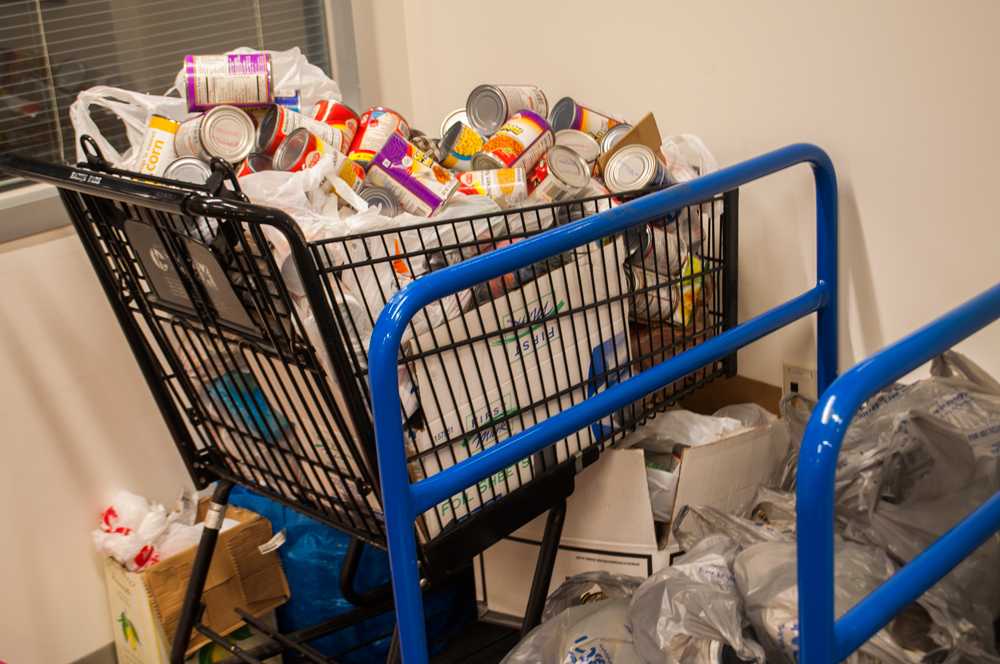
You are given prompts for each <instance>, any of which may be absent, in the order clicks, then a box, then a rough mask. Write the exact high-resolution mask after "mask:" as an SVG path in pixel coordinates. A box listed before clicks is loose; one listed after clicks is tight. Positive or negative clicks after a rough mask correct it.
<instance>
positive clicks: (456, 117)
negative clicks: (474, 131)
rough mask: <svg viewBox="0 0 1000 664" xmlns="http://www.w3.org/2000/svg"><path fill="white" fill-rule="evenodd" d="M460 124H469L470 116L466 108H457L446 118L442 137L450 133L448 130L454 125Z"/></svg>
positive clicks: (443, 123)
mask: <svg viewBox="0 0 1000 664" xmlns="http://www.w3.org/2000/svg"><path fill="white" fill-rule="evenodd" d="M459 122H464V123H465V124H469V114H468V113H467V112H466V110H465V109H464V108H456V109H455V110H454V111H452V112H451V113H449V114H448V115H446V116H444V120H442V121H441V134H440V136H442V137H443V136H444V135H445V134H447V133H448V129H449V128H450V127H451V126H452V125H455V124H458V123H459Z"/></svg>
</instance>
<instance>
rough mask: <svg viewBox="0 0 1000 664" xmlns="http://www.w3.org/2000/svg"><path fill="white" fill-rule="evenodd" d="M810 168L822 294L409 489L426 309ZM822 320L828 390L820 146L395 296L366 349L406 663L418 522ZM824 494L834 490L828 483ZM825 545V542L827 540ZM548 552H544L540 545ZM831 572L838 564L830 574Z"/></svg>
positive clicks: (829, 216)
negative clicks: (419, 322)
mask: <svg viewBox="0 0 1000 664" xmlns="http://www.w3.org/2000/svg"><path fill="white" fill-rule="evenodd" d="M801 163H809V164H811V165H812V167H813V174H814V178H815V183H816V217H817V218H816V224H817V280H816V285H815V286H814V287H813V288H811V289H809V290H808V291H806V292H805V293H803V294H801V295H799V296H798V297H795V298H793V299H791V300H789V301H787V302H785V303H784V304H782V305H780V306H778V307H775V308H774V309H772V310H770V311H768V312H766V313H764V314H762V315H759V316H757V317H755V318H753V319H751V320H749V321H746V322H744V323H740V324H739V325H738V326H736V327H733V328H731V329H727V330H725V331H722V332H721V333H720V334H718V335H717V336H715V337H714V338H709V339H706V340H705V341H704V342H702V343H700V344H698V345H697V346H695V347H693V348H691V349H687V350H683V352H681V353H680V354H678V355H677V356H676V357H673V358H672V359H667V361H664V362H661V363H658V364H655V365H654V366H652V367H651V368H648V369H646V370H645V371H642V372H641V373H639V374H638V375H635V376H632V377H630V378H627V379H623V380H619V381H617V382H616V383H615V384H613V385H610V386H608V387H607V388H606V389H604V390H603V391H601V392H599V393H595V394H590V395H588V398H587V399H586V400H585V401H583V402H582V403H578V404H576V405H573V406H572V407H568V408H566V409H563V410H561V412H558V413H556V414H553V415H552V416H550V417H548V418H546V419H545V420H544V421H541V422H539V423H537V424H535V425H533V426H531V427H529V428H526V429H524V430H522V431H519V432H518V433H516V434H515V435H513V436H511V437H510V438H509V439H507V440H506V441H505V442H504V444H503V445H501V446H495V447H492V448H490V449H488V450H485V451H483V452H482V453H481V454H478V455H476V456H474V457H472V458H469V459H466V460H463V461H461V462H460V463H458V464H457V465H455V466H453V467H450V468H447V469H445V470H443V471H442V472H439V473H437V474H435V475H433V476H432V477H428V478H427V479H424V480H421V481H418V482H415V483H411V481H410V476H409V474H408V473H407V458H406V454H405V453H404V445H403V441H404V435H405V427H404V422H403V419H402V418H401V417H400V399H399V390H398V382H399V380H398V374H397V357H398V355H399V352H400V344H401V342H403V341H404V334H405V332H406V330H407V326H408V325H409V323H410V321H411V320H412V319H413V317H414V316H415V315H416V314H417V313H418V312H420V311H421V310H422V308H423V307H425V306H426V305H427V304H429V303H431V302H435V301H437V300H439V299H441V298H446V297H449V296H450V295H451V294H453V293H456V292H461V291H462V290H463V289H466V288H469V287H470V286H472V285H474V284H477V283H482V282H484V281H488V280H490V279H494V278H496V277H498V276H500V275H503V274H507V273H509V272H511V271H512V270H517V269H520V268H523V267H524V266H527V265H532V264H534V263H536V262H537V261H540V260H543V259H545V258H546V257H549V256H554V255H559V254H561V253H563V252H567V251H574V250H576V249H577V248H578V247H582V246H586V245H588V244H589V243H593V242H595V241H598V240H600V238H602V237H605V236H608V235H613V234H616V233H623V232H625V231H626V230H627V229H628V228H630V227H634V226H635V225H636V224H640V223H642V222H643V221H645V220H648V219H655V218H664V217H665V216H669V215H671V214H672V213H674V212H675V211H678V210H683V209H685V207H686V206H690V205H692V204H696V203H698V202H699V201H705V200H712V199H713V197H715V196H718V195H719V194H720V192H725V191H729V190H733V189H736V188H737V187H740V186H742V185H744V184H746V183H748V182H750V181H752V180H757V179H760V178H763V177H765V176H767V175H770V174H772V173H775V172H777V171H780V170H783V169H786V168H789V167H791V166H794V165H796V164H801ZM814 312H815V313H816V314H817V335H818V340H817V385H818V389H819V391H820V392H821V393H822V392H823V391H825V390H826V388H827V387H828V386H829V385H830V384H831V382H832V381H833V379H834V378H835V376H836V374H837V182H836V175H835V173H834V168H833V164H832V163H831V161H830V159H829V157H828V156H827V155H826V153H825V152H823V151H822V150H821V149H819V148H818V147H815V146H812V145H791V146H788V147H785V148H782V149H780V150H777V151H774V152H771V153H768V154H765V155H762V156H759V157H756V158H754V159H750V160H748V161H745V162H742V163H740V164H737V165H735V166H730V167H728V168H724V169H722V170H719V171H716V172H714V173H710V174H708V175H704V176H702V177H700V178H698V179H695V180H693V181H690V182H687V183H685V184H682V185H679V186H676V187H671V188H669V189H667V190H665V191H661V192H657V193H653V194H650V195H648V196H644V197H642V198H640V199H638V200H635V201H633V202H631V203H630V204H628V205H624V206H621V207H619V208H615V209H611V210H608V211H604V212H602V213H600V214H597V215H594V216H591V217H588V218H586V219H583V220H582V221H578V222H577V223H574V224H571V225H566V226H563V227H560V228H557V229H555V230H552V231H550V232H548V233H545V234H543V235H540V236H538V237H535V238H532V239H528V240H525V241H523V242H520V243H518V244H517V245H516V246H513V247H508V248H505V249H502V250H499V251H495V252H492V253H491V254H490V255H487V256H481V257H477V258H473V259H471V260H468V261H465V262H462V263H459V264H457V265H454V266H451V267H448V268H446V269H444V270H441V271H439V272H435V273H432V274H429V275H427V276H426V277H424V278H422V279H420V280H418V281H416V282H414V283H412V284H410V285H409V286H407V287H406V288H405V289H403V290H402V291H400V292H399V293H397V294H396V295H395V296H394V297H393V299H392V300H391V301H390V302H389V303H388V305H387V306H386V307H385V309H384V311H383V312H382V313H381V316H380V317H379V319H378V322H377V323H376V324H375V328H374V331H373V333H372V336H371V346H370V349H369V360H370V370H371V374H370V382H371V392H372V394H373V395H374V397H375V398H374V403H373V407H374V417H375V432H376V439H377V443H378V459H379V473H380V475H381V482H382V497H383V501H384V506H385V521H386V528H387V536H388V544H389V558H390V563H391V568H392V588H393V593H394V595H395V600H396V614H397V619H398V627H399V632H400V637H401V644H402V651H403V656H404V660H405V662H406V663H407V664H415V663H416V664H420V663H423V662H426V661H427V646H426V638H425V634H424V624H423V613H422V606H421V603H420V577H421V575H420V570H419V567H418V558H417V548H416V544H417V542H416V540H415V536H414V529H413V522H414V520H415V519H418V518H419V517H420V515H421V514H423V513H424V512H425V511H426V510H428V509H430V508H432V507H433V506H434V505H437V504H439V503H440V502H441V501H443V500H447V499H448V498H449V497H450V496H453V495H455V494H457V493H460V492H461V491H462V490H463V489H465V488H466V487H469V486H473V485H474V484H475V483H476V482H479V481H481V480H482V479H483V478H486V477H490V476H491V475H493V474H494V473H497V472H499V471H502V470H503V469H506V468H509V467H511V466H512V465H513V464H516V463H518V461H519V460H520V459H524V458H530V457H531V456H532V455H535V454H538V453H539V452H540V451H541V450H543V449H546V448H547V447H549V446H550V445H552V444H553V443H554V442H555V441H559V440H562V439H564V438H565V437H566V436H570V435H573V434H574V432H578V431H581V430H586V429H587V428H588V427H591V426H592V425H593V424H594V423H596V422H602V421H604V420H605V419H606V418H608V417H612V418H613V417H614V416H615V414H616V413H620V412H621V410H622V409H623V408H627V407H628V406H629V404H634V403H637V402H641V400H642V399H644V398H646V397H647V396H648V395H649V394H653V393H655V392H656V391H657V390H660V389H662V388H663V387H664V386H667V385H672V384H674V383H675V381H677V380H682V379H683V378H684V377H685V376H687V375H689V374H690V373H691V372H694V371H697V370H699V369H700V368H701V367H705V366H713V365H714V364H715V363H717V362H719V361H720V360H721V359H722V358H724V357H727V356H731V355H732V354H733V353H735V352H736V351H737V350H738V349H739V348H742V347H743V346H746V345H747V344H750V343H752V342H753V341H756V340H757V339H760V338H761V337H763V336H766V335H767V334H770V333H772V332H774V331H776V330H778V329H780V328H782V327H784V326H786V325H788V324H790V323H792V322H794V321H796V320H798V319H800V318H803V317H805V316H807V315H809V314H812V313H814ZM827 486H829V481H828V484H827ZM827 541H828V540H827ZM543 548H544V547H543ZM830 570H831V571H830V573H831V574H832V567H831V568H830Z"/></svg>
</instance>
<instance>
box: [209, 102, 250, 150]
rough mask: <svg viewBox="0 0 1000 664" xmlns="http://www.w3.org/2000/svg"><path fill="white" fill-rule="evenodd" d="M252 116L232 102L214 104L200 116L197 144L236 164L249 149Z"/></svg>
mask: <svg viewBox="0 0 1000 664" xmlns="http://www.w3.org/2000/svg"><path fill="white" fill-rule="evenodd" d="M256 138H257V132H256V129H255V127H254V125H253V120H252V119H251V118H250V116H249V115H247V114H246V112H245V111H242V110H240V109H238V108H236V107H235V106H216V107H215V108H213V109H212V110H210V111H209V112H208V113H205V115H204V116H203V117H202V119H201V144H202V147H203V148H204V149H205V152H207V153H208V154H209V155H211V156H213V157H218V158H220V159H225V160H226V161H228V162H229V163H231V164H236V163H239V162H241V161H243V160H244V159H246V156H247V155H248V154H250V152H251V150H253V147H254V143H255V142H256Z"/></svg>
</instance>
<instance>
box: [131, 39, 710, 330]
mask: <svg viewBox="0 0 1000 664" xmlns="http://www.w3.org/2000/svg"><path fill="white" fill-rule="evenodd" d="M183 91H184V96H185V98H186V101H187V110H188V111H189V115H188V117H187V119H184V120H183V121H177V120H173V119H170V118H168V117H164V116H161V115H156V114H154V115H152V116H151V117H150V119H149V122H148V128H147V131H146V135H145V139H144V141H143V144H142V146H141V149H140V150H139V151H138V153H137V155H136V157H135V161H134V170H136V171H138V172H140V173H143V174H150V175H157V176H163V177H166V178H170V179H176V180H182V181H186V182H193V183H204V182H206V181H207V179H208V177H209V175H210V173H211V169H210V167H209V163H208V162H209V161H210V160H211V159H212V158H213V157H217V158H220V159H222V160H225V161H227V162H229V163H231V164H232V165H233V166H234V168H235V170H236V173H237V175H238V177H240V178H245V177H247V176H251V175H253V174H256V173H260V172H262V171H284V172H289V173H294V172H298V171H303V170H306V169H310V168H312V167H314V166H316V165H317V164H318V163H319V162H320V160H321V158H322V157H323V156H324V155H330V156H331V157H332V158H333V161H334V164H335V167H334V170H333V174H331V175H330V176H328V177H325V178H324V180H323V183H324V184H323V186H324V188H325V189H326V193H328V194H330V195H331V198H332V199H333V200H334V201H335V202H336V205H337V208H338V211H340V213H339V214H338V216H339V217H343V216H344V215H343V211H346V212H348V213H353V212H354V211H361V210H362V209H364V208H367V207H368V206H371V205H376V206H378V208H379V211H380V213H381V215H382V216H383V217H387V218H395V217H397V216H399V215H400V214H402V213H408V214H410V215H415V216H417V217H423V218H434V217H436V216H439V215H441V213H442V212H443V211H444V210H446V209H447V208H448V206H449V204H451V203H453V201H455V200H457V199H460V198H463V197H469V196H481V197H486V198H489V199H490V200H492V201H493V202H494V203H495V204H496V206H497V207H498V208H499V209H501V210H510V209H515V208H520V207H525V206H531V205H546V204H552V203H557V202H563V201H569V200H577V199H585V198H588V197H600V196H604V197H606V198H605V199H604V201H602V205H601V206H600V207H595V210H601V209H605V208H606V207H608V206H609V205H615V204H617V202H618V201H617V199H616V198H615V197H614V195H615V194H620V193H624V192H630V191H635V190H641V189H646V188H659V187H664V186H667V185H669V184H672V183H674V182H677V181H682V180H686V179H690V178H691V177H696V176H697V175H699V174H700V171H701V168H702V166H703V165H702V164H694V165H693V166H692V162H691V160H689V159H686V158H684V157H685V155H683V154H680V153H677V152H676V150H675V151H674V152H675V154H671V151H670V149H669V146H670V141H671V140H672V139H668V142H667V143H666V144H663V145H662V146H661V143H663V141H662V139H661V138H660V134H659V130H658V128H657V126H656V122H655V120H654V119H653V117H652V115H651V114H647V115H646V116H645V117H644V118H642V119H641V120H640V121H639V122H637V123H636V124H635V126H633V124H631V123H629V122H627V121H625V120H624V119H622V118H621V117H618V116H616V115H615V114H612V113H606V112H602V111H597V110H594V109H593V108H591V107H590V106H588V105H586V104H585V103H583V102H581V101H579V100H577V99H574V98H572V97H563V98H561V99H559V100H558V101H557V102H555V103H554V104H551V105H550V103H549V100H548V97H547V95H546V94H545V92H544V91H543V90H542V89H541V88H539V87H537V86H534V85H494V84H484V85H479V86H477V87H475V88H474V89H473V90H472V91H471V92H470V94H469V95H468V98H467V99H466V100H465V106H464V107H462V108H458V109H456V110H454V111H452V112H450V113H448V114H447V115H446V116H445V118H444V119H443V121H442V122H441V125H440V131H439V136H438V137H432V136H430V135H428V134H426V133H424V132H422V131H420V130H418V129H416V128H414V127H412V126H411V125H410V123H409V122H408V121H407V120H406V119H405V118H404V117H403V116H402V115H401V114H400V113H398V112H397V111H395V110H393V109H392V108H389V107H386V106H372V107H370V108H368V109H366V110H365V111H364V112H363V113H360V114H359V113H357V112H355V111H354V110H353V109H351V108H349V107H348V106H347V105H345V104H344V103H343V102H341V101H340V100H338V99H319V100H314V101H313V102H312V103H310V104H309V106H308V107H302V105H301V103H300V102H301V100H300V98H299V96H298V95H295V94H293V95H290V96H281V95H280V94H278V91H276V89H275V85H274V74H273V67H272V62H271V55H270V53H267V52H250V53H246V52H243V53H235V54H227V55H207V56H206V55H189V56H187V57H185V59H184V66H183ZM699 145H700V142H699ZM703 147H704V146H701V148H702V149H703ZM709 157H710V155H709ZM352 194H353V195H352ZM608 201H610V203H609V202H608ZM326 209H329V208H326ZM582 210H583V208H580V213H579V216H583V212H582ZM682 216H683V219H679V220H678V219H671V220H668V222H667V223H654V224H649V225H648V226H646V227H645V228H643V229H639V230H636V231H635V232H633V233H632V234H630V247H629V251H630V255H629V259H628V263H627V266H626V269H627V271H628V273H629V277H630V280H631V281H632V282H633V283H634V285H635V289H636V292H637V293H638V297H637V302H636V304H635V305H634V306H633V311H632V318H633V319H634V320H637V321H640V322H647V323H654V322H656V323H658V322H664V323H672V324H679V325H688V324H690V323H691V321H692V320H693V318H694V316H695V312H696V309H697V306H696V305H697V303H698V301H699V298H700V297H702V292H701V291H702V289H703V288H704V286H705V284H704V283H703V282H704V279H702V278H701V277H700V275H701V260H700V258H699V254H700V242H701V227H702V223H700V220H696V219H691V217H692V216H693V215H692V213H691V212H690V210H684V211H683V213H682ZM555 222H556V219H555V218H554V216H553V214H551V212H548V213H545V214H538V215H535V216H534V217H533V220H532V223H534V225H535V227H534V228H531V229H527V230H541V229H544V228H546V227H548V226H550V225H552V224H553V223H555ZM678 222H680V223H678ZM692 222H696V223H692ZM487 244H489V243H484V244H483V246H486V245H487ZM489 248H490V249H492V248H493V245H489ZM465 253H467V252H465ZM467 257H468V255H463V256H461V258H467ZM449 262H450V261H449ZM536 272H538V270H529V271H528V273H530V274H534V273H536ZM671 275H672V276H673V277H677V276H679V275H683V276H684V277H685V279H684V280H682V281H681V282H680V283H679V284H677V285H675V286H673V287H672V288H663V287H661V284H662V283H663V282H665V281H667V280H668V279H667V278H668V277H669V276H671ZM512 278H513V277H512ZM675 281H676V279H675ZM477 299H478V298H477Z"/></svg>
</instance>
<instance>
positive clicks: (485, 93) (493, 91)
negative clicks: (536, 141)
mask: <svg viewBox="0 0 1000 664" xmlns="http://www.w3.org/2000/svg"><path fill="white" fill-rule="evenodd" d="M524 109H528V110H529V111H534V112H535V113H537V114H538V115H541V116H542V117H545V116H547V115H548V114H549V102H548V100H547V99H546V98H545V93H544V92H542V89H541V88H539V87H538V86H535V85H480V86H477V87H476V88H475V89H473V91H472V92H471V93H469V98H468V99H467V100H466V102H465V112H466V114H467V116H468V119H469V124H470V125H472V127H473V128H474V129H475V130H476V131H478V132H479V133H480V134H482V135H483V136H492V135H493V134H494V132H496V131H497V130H498V129H500V127H502V126H503V125H504V123H505V122H507V120H509V119H510V118H511V117H513V116H514V114H515V113H517V112H519V111H522V110H524ZM442 135H444V134H442Z"/></svg>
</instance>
